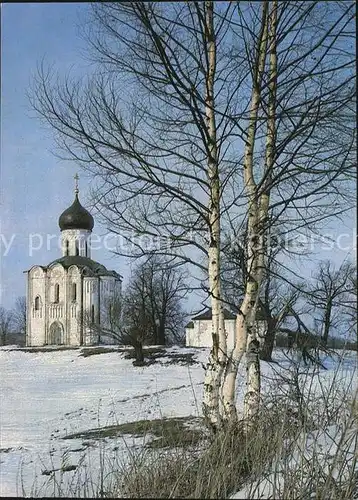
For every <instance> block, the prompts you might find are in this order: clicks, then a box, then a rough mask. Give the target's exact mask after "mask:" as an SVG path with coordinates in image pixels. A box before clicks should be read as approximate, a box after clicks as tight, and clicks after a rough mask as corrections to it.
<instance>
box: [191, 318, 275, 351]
mask: <svg viewBox="0 0 358 500" xmlns="http://www.w3.org/2000/svg"><path fill="white" fill-rule="evenodd" d="M193 323H194V328H186V329H185V345H186V346H187V347H211V346H212V337H211V320H210V319H206V320H194V321H193ZM235 325H236V320H235V319H226V320H225V331H226V335H227V337H226V340H227V348H228V349H233V348H234V345H235ZM256 328H257V332H258V336H259V341H260V343H262V342H263V339H264V335H265V332H266V329H265V324H264V322H257V323H256Z"/></svg>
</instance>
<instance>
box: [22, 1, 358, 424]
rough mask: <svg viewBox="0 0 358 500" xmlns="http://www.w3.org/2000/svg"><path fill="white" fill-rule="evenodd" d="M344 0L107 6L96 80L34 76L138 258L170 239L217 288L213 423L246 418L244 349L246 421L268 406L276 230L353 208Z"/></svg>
mask: <svg viewBox="0 0 358 500" xmlns="http://www.w3.org/2000/svg"><path fill="white" fill-rule="evenodd" d="M333 4H334V6H333V7H332V6H331V4H330V5H328V2H326V3H325V4H322V3H320V2H305V3H302V2H298V1H293V2H278V1H276V0H272V1H270V2H267V1H265V2H261V3H247V4H246V3H245V4H242V3H234V2H223V3H219V2H209V1H208V2H198V3H197V2H186V3H170V4H166V3H163V2H156V3H144V2H134V3H125V2H120V3H119V2H118V3H104V4H102V3H101V4H95V5H94V7H93V13H94V17H93V19H91V22H90V23H89V26H90V27H91V31H90V33H89V34H88V37H87V40H88V43H89V45H90V47H91V50H92V56H93V59H94V61H95V62H96V63H97V65H98V66H97V67H98V70H97V71H96V72H95V73H94V74H93V75H92V76H91V77H90V78H89V79H88V81H87V82H83V81H82V82H79V81H78V82H76V81H71V80H70V79H69V78H67V79H65V80H64V81H61V78H60V77H58V78H57V81H56V79H55V78H56V77H55V78H53V76H52V77H51V74H50V73H49V72H47V71H46V70H45V69H44V67H42V68H40V71H39V74H38V75H37V79H36V83H35V88H34V91H33V94H32V102H33V105H34V107H35V109H36V110H37V111H38V113H39V114H40V116H42V118H43V119H44V120H45V121H46V122H47V123H49V124H50V125H51V127H52V128H53V129H54V130H55V132H56V140H57V142H58V145H59V146H60V148H61V150H62V151H65V152H66V153H67V157H69V158H71V159H74V160H76V161H77V162H78V163H79V164H80V165H81V166H83V167H84V168H85V169H87V170H88V171H89V172H90V173H91V174H92V175H93V176H94V177H95V178H96V179H97V180H98V185H97V192H96V193H95V195H96V196H95V200H96V206H97V208H98V211H99V213H100V214H101V215H102V220H103V222H106V223H107V226H108V228H109V229H110V230H111V231H113V232H115V233H117V234H120V235H121V236H122V237H124V238H125V239H126V241H127V242H128V244H129V246H130V248H129V249H128V250H127V254H128V255H132V256H133V255H134V256H135V257H140V256H143V255H145V254H147V253H148V249H147V248H145V245H143V241H142V239H139V238H137V236H138V235H142V236H143V235H145V236H147V237H150V238H158V239H160V240H161V241H164V242H165V245H164V246H162V245H159V246H158V247H156V248H154V249H152V250H151V252H153V253H157V254H159V255H160V254H163V255H166V256H171V257H173V258H176V259H178V262H185V263H187V264H188V265H190V266H192V267H191V269H192V270H195V269H196V270H199V272H201V273H202V277H203V279H204V280H207V282H208V285H207V291H208V294H209V296H210V298H211V301H212V304H211V305H212V308H213V312H214V314H213V347H212V350H211V354H210V358H209V363H208V369H207V373H206V378H205V390H204V401H203V412H204V415H205V417H206V418H207V421H208V422H209V423H210V425H211V426H212V427H213V428H214V429H218V428H220V426H221V419H222V418H224V419H225V420H227V421H229V422H234V421H235V420H236V402H235V383H236V378H237V370H238V366H239V363H240V361H241V359H242V357H243V354H244V353H245V352H246V353H247V356H246V366H247V395H246V398H245V417H246V418H247V420H249V421H250V420H252V418H253V416H254V414H255V413H256V411H257V408H258V404H259V392H260V368H259V353H258V345H257V344H258V343H257V338H256V334H255V331H254V328H253V324H254V321H255V314H256V309H257V306H258V302H259V299H260V292H261V288H262V282H263V279H264V277H265V272H266V271H265V266H266V264H265V261H266V258H267V248H266V247H267V243H266V236H267V235H268V234H269V233H270V232H271V231H272V230H273V228H276V229H277V228H279V229H280V232H282V234H283V235H285V234H289V233H293V234H297V233H299V232H300V231H306V232H308V231H315V230H318V228H319V225H320V224H321V223H322V222H324V221H325V220H326V219H327V218H328V217H332V216H336V215H337V214H342V213H344V211H345V210H347V209H348V208H349V207H350V206H351V202H352V198H351V193H352V190H351V189H350V183H351V180H352V178H353V176H354V174H353V164H354V161H353V150H354V140H355V127H354V126H352V123H351V122H352V116H353V115H354V110H353V105H352V102H353V99H354V85H353V83H354V76H352V69H353V64H354V57H352V54H351V52H350V51H349V50H346V48H345V44H346V43H350V41H349V40H350V39H349V37H351V36H352V33H351V25H352V22H353V16H354V13H353V4H351V3H350V2H349V3H344V2H332V5H333ZM333 130H334V131H335V133H333ZM243 227H245V228H246V232H247V243H246V248H245V252H246V266H247V267H246V272H245V283H244V292H245V293H244V296H243V300H242V303H241V304H240V313H239V314H238V317H237V327H236V328H237V331H236V344H235V348H234V351H233V352H232V353H226V341H225V333H224V329H223V319H222V314H221V310H222V305H221V302H222V298H223V297H222V292H223V291H222V287H221V284H220V279H221V272H220V265H221V263H220V250H221V246H222V243H221V241H220V235H221V233H222V231H223V229H224V230H225V231H226V232H227V233H228V232H230V231H233V232H236V233H237V232H238V231H239V230H240V228H243ZM118 251H120V252H121V253H125V252H126V251H125V250H118ZM224 372H225V375H224ZM223 376H224V378H223ZM220 388H221V390H220ZM219 395H220V398H221V400H222V403H223V404H222V406H221V407H220V406H219V399H220V398H219Z"/></svg>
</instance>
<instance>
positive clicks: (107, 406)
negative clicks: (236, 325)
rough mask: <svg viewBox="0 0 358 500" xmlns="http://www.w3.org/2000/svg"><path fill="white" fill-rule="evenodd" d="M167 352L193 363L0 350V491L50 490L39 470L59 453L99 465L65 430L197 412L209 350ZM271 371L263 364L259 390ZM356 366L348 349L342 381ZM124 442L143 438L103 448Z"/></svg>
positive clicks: (91, 448)
mask: <svg viewBox="0 0 358 500" xmlns="http://www.w3.org/2000/svg"><path fill="white" fill-rule="evenodd" d="M167 352H168V355H170V354H171V353H178V352H185V353H194V358H195V359H196V360H197V361H198V363H196V364H180V363H172V362H171V361H172V359H171V358H170V357H162V358H160V359H159V360H158V362H156V363H154V364H152V365H150V366H146V367H134V366H133V365H132V360H130V359H125V357H124V355H123V353H116V352H108V353H104V354H98V355H92V356H89V357H83V356H81V351H80V350H65V351H53V352H38V353H35V352H31V353H30V352H24V351H21V350H18V349H12V350H11V349H9V348H0V372H1V382H0V384H1V400H0V404H1V406H0V408H1V410H0V428H1V442H0V448H1V452H0V485H1V486H0V495H1V496H16V495H19V496H22V495H23V493H24V492H25V493H26V494H27V495H28V496H30V495H31V494H32V495H36V496H46V494H50V493H49V492H50V491H51V488H52V489H53V485H51V484H50V479H49V476H45V475H42V474H41V472H42V471H44V470H53V469H55V468H58V467H60V466H61V461H63V456H64V455H65V457H66V464H67V465H73V466H77V465H78V464H79V462H80V461H81V460H84V458H83V457H86V456H87V458H88V456H90V455H91V453H92V462H91V463H92V464H96V463H97V464H98V446H97V445H98V443H96V442H91V441H89V442H88V441H87V442H86V443H85V445H84V440H83V439H71V440H63V439H62V438H63V437H64V436H66V435H68V434H72V433H77V432H80V431H86V430H89V429H93V428H98V427H103V426H107V425H113V424H121V423H125V422H132V421H137V420H141V419H148V418H150V419H155V418H161V417H173V416H188V415H194V416H199V415H200V406H201V398H202V388H203V376H204V368H203V366H202V363H205V362H206V359H207V355H208V351H207V350H206V349H180V348H172V349H168V350H167ZM329 368H330V369H329V370H328V371H327V372H324V373H323V376H324V377H326V379H327V381H328V380H330V378H331V377H332V373H333V370H332V369H333V368H334V363H332V362H331V363H330V366H329ZM276 369H277V365H274V369H273V368H272V366H271V365H268V364H264V365H263V372H264V376H263V386H264V390H265V388H266V390H267V388H268V387H269V386H270V384H271V381H270V379H271V378H272V376H273V374H274V371H275V370H276ZM354 369H355V358H354V355H349V359H348V360H347V362H346V363H344V364H343V365H342V366H341V376H342V377H343V378H342V380H349V379H352V373H353V370H354ZM242 390H243V388H242V387H239V388H238V391H239V392H242ZM238 396H239V397H238V400H240V399H241V398H240V395H239V394H238ZM128 443H129V444H130V445H132V446H136V445H137V446H138V445H142V444H143V438H136V439H134V438H126V440H125V439H124V438H120V439H118V438H117V439H109V440H107V442H106V443H105V446H106V450H107V452H108V453H109V452H110V453H112V454H113V453H115V454H117V455H118V454H123V457H124V456H125V454H126V453H127V452H128ZM96 453H97V455H96ZM65 474H67V477H71V473H70V472H66V473H64V475H65ZM22 487H23V488H24V490H23V489H22ZM32 487H34V489H33V490H32Z"/></svg>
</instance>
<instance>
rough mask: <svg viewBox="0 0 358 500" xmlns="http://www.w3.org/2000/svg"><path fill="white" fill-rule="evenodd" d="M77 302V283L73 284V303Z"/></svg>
mask: <svg viewBox="0 0 358 500" xmlns="http://www.w3.org/2000/svg"><path fill="white" fill-rule="evenodd" d="M76 300H77V285H76V283H72V302H76Z"/></svg>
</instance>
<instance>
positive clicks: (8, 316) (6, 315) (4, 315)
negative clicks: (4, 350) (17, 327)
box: [0, 306, 14, 345]
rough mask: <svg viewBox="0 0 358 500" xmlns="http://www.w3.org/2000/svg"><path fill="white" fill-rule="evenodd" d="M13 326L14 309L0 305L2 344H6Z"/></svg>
mask: <svg viewBox="0 0 358 500" xmlns="http://www.w3.org/2000/svg"><path fill="white" fill-rule="evenodd" d="M13 326H14V316H13V313H12V311H9V310H7V309H5V307H2V306H0V345H6V343H7V340H8V336H9V334H10V333H11V331H12V328H13Z"/></svg>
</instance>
